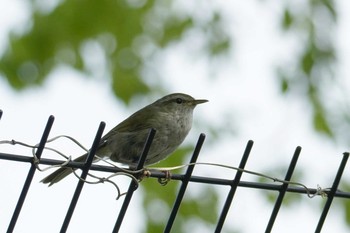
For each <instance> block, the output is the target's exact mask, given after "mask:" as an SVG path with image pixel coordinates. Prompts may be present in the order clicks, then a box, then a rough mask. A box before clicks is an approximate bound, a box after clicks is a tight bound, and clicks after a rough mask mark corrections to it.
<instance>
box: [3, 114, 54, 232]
mask: <svg viewBox="0 0 350 233" xmlns="http://www.w3.org/2000/svg"><path fill="white" fill-rule="evenodd" d="M54 120H55V118H54V116H50V117H49V119H48V121H47V123H46V127H45V130H44V132H43V135H42V137H41V140H40V143H39V146H38V150H37V151H36V153H35V155H36V157H37V158H38V159H40V157H41V154H42V152H43V150H44V147H45V144H46V141H47V138H48V137H49V134H50V130H51V127H52V125H53V122H54ZM35 171H36V166H35V164H34V161H33V162H32V165H31V166H30V169H29V172H28V175H27V178H26V180H25V182H24V185H23V188H22V191H21V194H20V196H19V199H18V201H17V205H16V208H15V210H14V212H13V215H12V218H11V221H10V224H9V226H8V228H7V233H10V232H13V229H14V228H15V225H16V222H17V219H18V216H19V214H20V212H21V209H22V206H23V203H24V201H25V199H26V196H27V193H28V190H29V187H30V184H31V183H32V180H33V177H34V174H35Z"/></svg>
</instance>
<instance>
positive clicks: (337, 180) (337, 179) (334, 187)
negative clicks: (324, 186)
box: [315, 152, 349, 233]
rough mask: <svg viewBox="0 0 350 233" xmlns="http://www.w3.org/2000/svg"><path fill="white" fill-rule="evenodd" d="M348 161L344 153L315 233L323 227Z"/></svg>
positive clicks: (347, 156)
mask: <svg viewBox="0 0 350 233" xmlns="http://www.w3.org/2000/svg"><path fill="white" fill-rule="evenodd" d="M348 159H349V153H348V152H345V153H344V154H343V159H342V161H341V163H340V165H339V168H338V172H337V175H336V176H335V179H334V181H333V185H332V188H331V191H330V192H329V193H328V197H327V202H326V204H325V206H324V208H323V211H322V214H321V217H320V220H319V221H318V224H317V227H316V230H315V233H318V232H321V229H322V227H323V223H324V221H325V220H326V217H327V214H328V211H329V209H330V207H331V204H332V201H333V198H334V195H335V192H336V191H337V189H338V185H339V183H340V180H341V177H342V175H343V171H344V168H345V165H346V163H347V161H348Z"/></svg>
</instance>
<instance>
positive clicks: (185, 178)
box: [0, 110, 350, 233]
mask: <svg viewBox="0 0 350 233" xmlns="http://www.w3.org/2000/svg"><path fill="white" fill-rule="evenodd" d="M2 115H3V112H2V111H1V110H0V119H1V117H2ZM53 122H54V117H53V116H50V117H49V119H48V121H47V124H46V127H45V128H44V131H43V134H42V137H41V140H40V143H39V144H38V146H37V147H36V151H35V156H26V155H16V154H9V153H1V152H0V160H8V161H13V162H23V163H29V164H30V168H29V171H28V174H27V178H26V180H25V181H24V185H23V188H22V190H21V193H20V194H19V198H18V201H17V204H16V206H15V207H14V212H13V214H12V218H11V220H10V222H9V225H8V228H7V232H8V233H11V232H13V231H14V228H15V226H16V223H17V219H18V217H19V215H20V212H21V209H22V206H23V204H24V203H25V199H26V195H27V193H28V191H29V189H30V185H31V182H32V179H33V177H34V175H35V171H36V170H37V165H39V164H40V165H62V164H63V163H64V162H66V163H64V166H65V167H70V168H78V169H82V173H81V175H80V179H79V181H78V184H77V186H76V189H75V192H74V194H73V197H72V199H71V203H70V205H69V207H68V210H67V213H66V215H65V219H64V222H63V223H62V226H61V229H60V232H66V231H67V229H68V227H69V223H70V220H71V217H72V215H73V213H74V210H75V208H76V205H77V203H78V200H79V197H80V194H81V192H82V189H83V186H84V183H85V182H84V180H85V178H86V177H87V175H88V172H89V171H103V172H109V173H118V172H124V173H125V172H126V173H128V171H125V169H121V168H118V167H114V166H108V165H100V164H92V161H93V157H94V155H95V151H96V149H97V147H98V144H99V142H100V139H101V137H102V134H103V130H104V128H105V123H104V122H101V123H100V125H99V128H98V130H97V133H96V136H95V139H94V141H93V143H92V146H91V149H90V150H89V153H88V157H87V159H86V161H85V162H74V161H69V162H67V161H62V160H55V159H47V158H41V155H42V153H43V151H44V149H45V144H46V143H47V140H48V136H49V133H50V130H51V128H52V125H53ZM156 133H157V132H156V130H154V129H151V130H150V132H149V135H148V139H147V141H146V142H145V146H144V150H143V152H142V155H141V156H140V160H139V162H138V165H137V168H136V171H138V170H140V174H135V171H130V172H129V174H130V175H132V176H135V177H137V176H139V175H142V174H141V173H142V172H144V171H143V170H142V168H143V164H144V162H145V159H146V157H147V153H148V150H149V148H150V146H151V144H152V140H153V138H154V136H155V134H156ZM204 140H205V135H204V134H201V135H200V136H199V139H198V142H197V145H196V147H195V150H194V152H193V154H192V157H191V160H190V165H189V166H188V167H187V169H186V171H185V173H184V174H171V180H176V181H180V182H181V184H180V187H179V191H178V194H177V197H176V199H175V201H174V204H173V208H172V210H171V213H170V216H169V218H168V221H167V222H166V223H164V232H171V229H172V226H173V223H174V221H175V219H176V215H177V213H178V210H179V208H180V205H181V202H182V200H183V197H184V195H185V193H186V190H187V186H188V184H189V183H190V182H193V183H201V184H210V185H218V186H228V187H230V190H229V192H228V194H227V197H226V200H225V202H224V205H223V207H222V209H221V211H220V212H221V213H220V214H219V216H218V221H217V224H216V228H215V232H216V233H219V232H221V230H222V228H223V226H224V224H225V220H226V217H227V214H228V211H229V209H230V208H231V206H232V205H233V204H234V196H235V193H236V190H237V188H251V189H258V190H271V191H276V192H278V195H277V198H276V201H275V204H274V207H273V209H272V213H271V216H270V218H269V221H268V223H267V226H266V229H265V232H271V231H272V228H273V225H274V223H275V220H276V218H277V217H278V212H279V210H280V207H281V205H282V203H283V199H284V197H285V194H286V193H298V194H301V195H303V194H304V195H308V196H310V195H323V196H326V197H327V201H326V203H325V205H324V207H323V210H322V213H321V215H320V219H319V221H318V224H317V226H316V228H315V232H321V230H322V227H323V224H324V222H325V221H326V217H327V214H328V211H329V210H330V208H331V205H332V202H333V200H334V198H346V199H349V198H350V192H344V191H341V190H338V186H339V183H340V181H341V178H342V174H343V172H344V169H345V166H346V164H347V161H348V158H349V153H347V152H346V153H344V154H343V158H342V160H341V162H340V164H339V167H338V171H337V173H336V174H335V178H334V181H333V185H332V186H331V188H329V189H324V190H319V189H314V188H313V189H312V188H306V187H305V186H304V187H303V186H300V185H299V186H295V185H290V184H291V183H292V182H291V178H292V175H293V172H294V170H295V168H296V165H297V161H298V158H299V156H300V154H301V147H297V148H296V150H295V152H294V154H293V156H292V159H291V162H290V164H289V167H288V169H287V171H286V175H285V177H284V180H283V182H282V184H271V183H263V182H251V181H242V180H241V177H242V174H243V173H244V172H246V171H245V170H244V168H245V165H246V163H247V161H248V159H249V155H250V152H251V149H252V147H253V141H248V143H247V145H246V147H245V150H244V153H243V155H242V158H241V162H240V164H239V167H238V168H237V171H236V175H235V177H233V178H229V179H223V178H215V177H205V176H195V175H192V173H193V170H194V167H195V166H196V161H197V158H198V156H199V155H200V150H201V147H202V145H203V143H204ZM10 143H11V142H10ZM13 144H16V142H15V141H13ZM199 164H200V163H199ZM248 173H249V172H248ZM147 176H148V177H151V178H157V179H168V178H169V177H168V176H167V174H166V173H164V172H162V171H158V170H154V171H153V170H151V171H150V172H149V173H148V175H147ZM136 181H137V180H136V179H132V180H131V181H130V185H129V188H128V191H127V193H126V195H125V197H124V201H123V204H122V207H121V209H120V211H119V215H118V217H117V219H116V222H115V224H114V226H113V231H112V232H119V231H120V227H121V225H122V224H123V219H124V216H125V214H126V212H127V210H128V206H129V204H130V202H131V201H132V196H133V193H134V192H135V191H136V190H137V187H138V183H137V182H136ZM276 181H281V180H278V179H276ZM294 184H296V183H294ZM320 191H322V192H320Z"/></svg>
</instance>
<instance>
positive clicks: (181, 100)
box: [176, 98, 184, 104]
mask: <svg viewBox="0 0 350 233" xmlns="http://www.w3.org/2000/svg"><path fill="white" fill-rule="evenodd" d="M183 102H184V100H183V99H181V98H177V99H176V103H178V104H182V103H183Z"/></svg>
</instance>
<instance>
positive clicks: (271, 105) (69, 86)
mask: <svg viewBox="0 0 350 233" xmlns="http://www.w3.org/2000/svg"><path fill="white" fill-rule="evenodd" d="M338 2H339V3H338V4H339V16H340V17H339V21H338V22H339V28H338V31H337V32H336V35H335V36H336V38H337V40H338V43H337V44H338V49H339V63H340V64H341V66H340V67H339V68H340V69H339V75H341V77H344V79H343V80H342V82H343V83H344V85H345V86H347V88H349V85H350V84H349V81H347V80H346V77H348V76H349V70H348V69H347V67H349V64H350V63H349V54H350V46H349V43H348V41H350V33H349V30H348V27H349V22H350V21H349V20H350V19H349V17H350V12H349V11H350V5H349V3H348V1H338ZM24 5H25V4H24V1H9V0H7V1H6V0H1V1H0V41H1V42H0V51H3V49H4V46H5V45H6V44H5V43H4V42H5V41H6V35H7V34H6V33H7V32H8V30H9V29H12V28H14V27H18V26H19V25H21V24H22V23H23V21H24V20H25V19H26V10H25V6H24ZM219 7H222V10H223V11H224V13H225V14H226V15H228V16H229V17H230V19H231V20H232V24H228V25H227V26H228V28H227V30H231V31H235V41H234V48H235V50H234V52H235V54H234V57H232V58H230V59H228V61H227V62H226V63H225V65H224V66H223V67H222V72H219V74H218V75H217V76H216V77H210V74H209V73H208V72H207V71H208V70H207V69H206V65H207V64H205V63H204V62H203V61H197V62H194V61H193V59H192V58H189V56H188V54H187V51H186V49H187V48H185V47H181V46H180V47H178V48H176V50H175V51H176V52H175V51H174V50H169V51H167V52H166V53H165V54H164V56H165V57H162V60H160V61H161V62H162V65H160V66H159V71H158V72H160V73H163V74H166V75H164V76H166V77H167V79H166V80H164V84H165V86H166V87H167V88H168V90H169V92H184V93H188V94H191V95H192V96H194V97H196V98H206V99H209V100H210V102H209V103H207V104H205V105H203V106H200V107H198V109H196V111H195V121H196V119H199V120H202V121H206V122H208V123H210V124H213V125H214V126H215V125H220V124H218V123H217V122H218V121H220V120H221V117H222V116H223V114H226V113H227V112H229V113H230V114H231V115H232V119H230V120H232V123H231V124H232V125H233V126H234V127H236V131H237V134H236V135H234V136H227V137H226V138H225V139H222V142H220V143H219V144H218V145H216V146H211V145H210V146H209V145H208V146H204V148H203V150H202V154H201V157H200V161H203V162H215V163H225V164H229V165H233V166H237V164H238V163H239V159H240V156H241V154H242V152H243V150H244V147H245V144H246V142H247V140H249V139H252V140H254V141H255V145H254V147H253V151H252V154H251V157H250V159H249V161H248V165H247V169H250V170H255V171H270V172H271V174H272V175H273V174H276V173H277V171H275V170H274V168H277V167H280V166H281V165H285V166H286V165H287V164H288V163H289V161H290V159H291V156H292V154H293V152H294V149H295V147H296V146H298V145H300V146H302V147H303V150H302V153H301V157H300V160H299V163H298V166H297V170H299V171H301V170H303V172H304V178H303V179H304V180H301V181H300V182H303V183H305V184H306V185H308V186H310V187H312V188H315V187H316V186H317V184H319V185H321V187H324V188H326V187H330V186H331V184H332V179H333V177H334V175H335V173H336V170H335V169H336V168H337V167H338V165H339V163H340V160H341V154H342V153H343V152H344V151H346V150H348V148H347V147H344V146H342V145H334V144H333V143H331V142H329V141H327V140H325V138H323V137H321V136H318V135H315V134H314V133H313V132H312V129H311V127H310V109H309V108H308V107H307V106H306V105H305V104H303V103H301V102H299V101H298V100H297V99H295V98H293V97H291V96H287V97H283V98H282V97H281V96H280V94H279V92H278V87H277V86H276V82H275V79H274V77H273V70H272V67H273V65H275V64H276V62H277V61H279V60H280V59H281V58H283V59H285V57H287V56H288V54H290V53H292V52H293V51H295V42H294V41H293V39H290V38H286V37H282V36H281V34H280V33H279V31H278V29H276V25H275V24H276V22H277V14H276V13H278V12H279V11H280V5H275V4H273V3H271V2H268V1H264V2H260V1H250V2H245V3H242V2H241V1H240V2H239V1H233V2H231V3H230V4H228V3H226V2H224V1H220V5H219ZM15 16H16V17H15ZM233 29H234V30H233ZM247 61H249V62H247ZM175 71H176V72H175ZM159 97H160V96H155V97H154V98H155V99H156V98H159ZM155 99H152V100H144V101H143V103H142V104H137V103H133V105H132V106H130V107H128V108H126V107H125V106H124V105H123V104H122V103H121V102H119V101H118V100H116V99H115V98H114V96H113V94H112V92H111V90H110V87H109V83H108V81H104V80H101V79H100V78H96V79H85V78H84V77H83V76H82V75H81V74H77V73H75V72H73V71H71V70H68V69H64V68H61V69H59V70H57V71H56V72H55V73H54V74H52V75H51V76H50V78H49V79H48V80H47V82H46V83H45V84H44V86H43V87H41V88H33V89H29V90H26V91H23V92H15V91H13V90H12V89H10V88H9V86H8V85H7V83H6V82H5V81H4V79H0V109H2V110H3V111H4V115H3V118H2V120H1V121H0V140H3V139H4V140H6V139H7V140H10V139H16V140H19V141H24V142H28V143H31V144H35V143H37V142H38V141H39V139H40V137H41V133H42V130H43V129H44V126H45V124H46V121H47V119H48V117H49V115H50V114H53V115H54V116H55V117H56V120H55V123H54V126H53V129H52V131H51V134H50V135H51V137H52V136H56V135H59V134H68V135H70V136H73V137H75V138H76V139H78V140H79V141H80V142H82V143H83V144H84V145H86V146H87V147H88V146H90V145H91V143H92V140H93V137H94V135H95V132H96V130H97V127H98V124H99V122H100V121H105V122H106V123H107V127H106V131H105V132H107V131H108V130H109V129H111V128H112V127H113V126H114V125H116V124H117V123H118V122H120V121H121V120H123V119H124V118H125V117H127V116H128V115H129V114H131V113H132V112H134V111H135V110H136V109H138V108H139V107H141V106H142V105H144V104H146V103H148V102H150V101H153V100H155ZM228 122H229V121H228ZM200 132H204V133H207V137H208V138H210V137H211V135H210V133H209V132H207V131H206V129H205V128H203V127H202V128H194V129H193V131H192V132H191V133H190V135H189V137H188V138H187V139H186V143H187V144H195V142H196V139H197V137H198V134H199V133H200ZM58 146H60V148H62V150H63V151H65V152H66V153H68V154H71V155H75V154H79V153H80V151H79V150H77V149H76V148H75V147H74V146H71V145H67V144H66V143H60V144H58ZM0 151H2V152H8V153H17V154H18V153H19V154H21V153H22V154H29V153H30V151H29V150H27V149H23V148H20V147H12V146H3V145H1V147H0ZM306 168H307V170H306ZM28 169H29V166H28V164H21V163H15V162H9V161H0V184H1V185H2V188H1V189H0V196H1V198H0V209H1V211H0V232H4V231H5V230H6V229H7V226H8V223H9V220H10V218H11V215H12V213H13V209H14V207H15V204H16V202H17V199H18V195H19V192H20V190H21V188H22V185H23V181H24V178H25V177H26V173H27V171H28ZM347 170H348V169H347ZM195 172H196V174H205V175H213V173H214V174H218V175H220V176H222V177H226V178H229V177H233V176H234V172H231V171H226V170H225V171H219V169H215V168H207V167H206V168H202V169H201V168H199V169H196V170H195ZM48 173H49V172H45V173H43V174H42V173H40V172H37V174H36V176H35V177H34V181H33V183H32V186H31V189H30V191H29V193H28V196H27V200H26V202H25V204H24V207H23V210H22V212H21V215H20V217H19V220H18V222H17V225H16V228H15V232H34V231H35V232H52V229H54V230H55V231H57V230H58V229H60V225H61V224H62V222H63V217H64V215H65V213H66V210H67V207H68V205H69V203H70V199H71V197H72V194H73V191H74V187H75V185H76V182H75V178H74V177H69V178H67V179H66V180H64V181H63V182H61V183H59V184H57V185H55V186H53V187H50V188H47V187H46V186H45V185H43V184H41V183H39V181H40V180H41V179H42V178H43V177H45V176H46V175H47V174H48ZM347 173H348V172H345V174H344V176H345V177H347V176H348V174H347ZM281 178H282V177H281ZM243 179H245V180H246V179H248V180H249V179H251V177H250V176H247V175H244V177H243ZM120 182H121V183H122V184H124V186H123V185H122V187H124V188H125V187H127V183H128V180H127V179H123V180H122V181H120ZM145 182H147V180H146V181H145ZM159 189H160V192H166V187H161V186H160V187H159ZM220 190H222V194H223V197H224V196H225V195H226V193H227V191H228V189H227V188H220ZM140 195H141V193H140V192H137V193H136V195H134V199H133V201H132V204H131V208H130V210H129V211H128V214H127V216H126V219H125V222H124V223H123V226H122V231H121V232H139V230H140V229H142V216H141V215H140V214H139V211H138V209H139V208H140V204H141V203H140V201H141V199H140ZM193 195H195V194H193ZM261 195H262V193H261V192H258V191H255V190H250V189H239V191H238V192H237V196H236V198H235V199H234V204H233V206H232V207H231V211H230V214H229V216H228V218H227V224H229V225H232V226H234V229H239V230H241V231H242V232H261V231H262V230H261V229H264V228H265V227H266V224H267V221H268V218H269V216H270V213H271V211H272V206H271V205H270V204H269V203H267V202H266V201H264V200H262V198H261ZM115 197H116V192H115V190H114V188H113V187H112V186H110V185H108V184H107V185H106V184H105V185H85V186H84V190H83V192H82V195H81V199H80V200H79V202H78V205H77V208H76V210H75V212H74V215H73V218H72V220H71V224H70V226H69V228H68V232H82V231H85V232H110V231H111V229H112V228H113V225H114V223H115V220H116V217H117V214H118V208H119V207H120V206H121V204H122V201H121V200H120V201H116V200H115ZM324 202H325V200H321V198H319V197H317V198H314V199H308V198H306V197H305V198H303V199H302V201H301V203H300V205H293V206H292V207H291V208H290V209H287V208H286V207H283V208H282V210H281V212H280V214H279V215H278V219H277V222H276V224H275V226H274V231H273V232H297V231H299V232H312V231H314V228H315V227H316V224H317V221H318V218H319V216H320V214H321V209H322V203H324ZM337 211H338V212H337ZM252 219H254V224H252V222H251V220H252ZM140 220H141V221H140ZM56 229H57V230H56ZM330 229H332V230H330ZM200 232H212V229H202V228H201V229H200ZM323 232H348V229H346V228H345V227H344V224H343V219H342V213H341V212H340V211H339V209H337V208H333V209H331V211H330V213H329V216H328V218H327V221H326V223H325V226H324V231H323Z"/></svg>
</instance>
